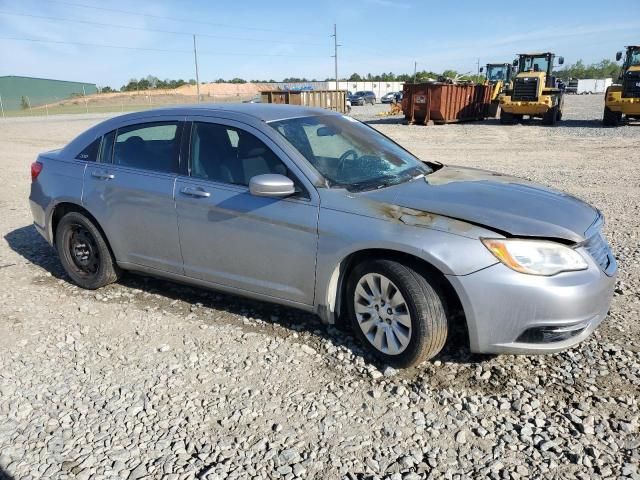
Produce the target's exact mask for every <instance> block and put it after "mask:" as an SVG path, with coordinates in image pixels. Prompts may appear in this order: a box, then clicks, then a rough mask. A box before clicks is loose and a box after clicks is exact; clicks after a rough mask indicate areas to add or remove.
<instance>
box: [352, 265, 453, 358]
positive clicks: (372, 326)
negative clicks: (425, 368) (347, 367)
mask: <svg viewBox="0 0 640 480" xmlns="http://www.w3.org/2000/svg"><path fill="white" fill-rule="evenodd" d="M434 285H436V284H435V282H433V281H430V280H429V278H428V276H426V275H422V274H420V273H418V272H417V271H415V270H413V269H412V268H409V267H408V266H406V265H404V264H401V263H398V262H395V261H391V260H372V261H365V262H363V263H360V264H359V265H357V266H356V267H355V268H354V269H353V271H352V272H351V274H350V275H349V278H348V280H347V286H346V302H347V309H348V314H349V318H350V322H351V324H352V327H353V330H354V332H355V334H356V336H357V337H358V338H359V340H360V341H361V342H362V344H363V345H364V346H366V347H367V348H368V349H369V350H370V351H371V352H372V353H373V354H374V355H376V356H377V357H378V358H379V359H380V360H382V361H383V362H384V363H386V364H388V365H393V366H395V367H411V366H415V365H418V364H420V363H422V362H423V361H425V360H428V359H430V358H432V357H434V356H435V355H437V354H438V353H439V352H440V351H441V350H442V348H443V347H444V344H445V342H446V339H447V332H448V322H447V317H446V315H445V309H444V302H443V300H442V299H441V297H440V295H439V293H438V291H437V290H436V287H434Z"/></svg>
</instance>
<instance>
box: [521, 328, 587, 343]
mask: <svg viewBox="0 0 640 480" xmlns="http://www.w3.org/2000/svg"><path fill="white" fill-rule="evenodd" d="M585 328H587V326H586V325H583V324H580V325H570V326H558V327H551V326H546V327H533V328H528V329H526V330H525V331H524V332H522V334H521V335H520V336H519V337H518V339H517V341H518V342H522V343H553V342H562V341H564V340H568V339H570V338H571V337H575V336H576V335H578V334H580V333H581V332H583V331H584V329H585Z"/></svg>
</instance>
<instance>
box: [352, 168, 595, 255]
mask: <svg viewBox="0 0 640 480" xmlns="http://www.w3.org/2000/svg"><path fill="white" fill-rule="evenodd" d="M355 195H356V196H360V195H362V197H364V198H366V199H367V200H368V201H372V202H374V203H375V204H378V206H380V205H385V204H386V205H393V206H397V207H403V208H407V209H410V211H411V212H414V211H418V212H428V213H431V214H436V215H441V216H445V217H450V218H454V219H457V220H463V221H466V222H469V223H472V224H476V225H479V226H483V227H485V228H489V229H491V230H495V231H497V232H500V233H503V234H506V235H509V236H517V237H544V238H557V239H564V240H567V241H571V242H582V241H584V240H585V235H586V231H587V230H588V229H589V227H591V226H592V225H593V224H594V223H595V222H596V221H597V219H598V218H599V215H600V214H599V212H598V211H597V210H596V209H595V208H593V207H592V206H590V205H589V204H587V203H585V202H583V201H582V200H579V199H577V198H576V197H573V196H571V195H569V194H566V193H563V192H559V191H557V190H553V189H551V188H547V187H544V186H541V185H538V184H535V183H532V182H529V181H527V180H523V179H519V178H516V177H511V176H508V175H502V174H499V173H495V172H490V171H486V170H479V169H474V168H464V167H455V166H444V167H442V168H440V169H439V170H436V171H435V172H433V173H432V174H429V175H427V176H426V177H424V179H418V180H413V181H410V182H406V183H402V184H400V185H395V186H392V187H388V188H383V189H380V190H375V191H368V192H362V193H356V194H355ZM365 203H367V202H365ZM377 211H378V212H380V213H379V214H381V215H384V212H385V209H384V208H378V209H377ZM386 211H387V212H388V210H386Z"/></svg>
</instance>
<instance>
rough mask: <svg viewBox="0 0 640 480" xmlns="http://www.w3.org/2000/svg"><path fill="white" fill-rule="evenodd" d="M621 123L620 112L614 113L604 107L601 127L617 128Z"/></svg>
mask: <svg viewBox="0 0 640 480" xmlns="http://www.w3.org/2000/svg"><path fill="white" fill-rule="evenodd" d="M621 121H622V112H614V111H613V110H611V109H610V108H609V107H604V114H603V115H602V125H604V126H605V127H617V126H618V125H620V122H621Z"/></svg>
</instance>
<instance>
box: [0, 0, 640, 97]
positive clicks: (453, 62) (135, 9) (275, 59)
mask: <svg viewBox="0 0 640 480" xmlns="http://www.w3.org/2000/svg"><path fill="white" fill-rule="evenodd" d="M607 5H610V7H606V6H607ZM500 6H501V7H502V10H501V11H500V10H499V9H498V7H500ZM605 7H606V8H605ZM614 7H615V8H614ZM536 12H542V13H541V14H538V13H536ZM621 12H624V14H621ZM334 23H335V24H336V25H337V33H338V43H339V44H340V45H341V46H340V47H339V48H338V70H339V71H338V73H339V76H340V77H343V76H346V77H348V76H350V75H351V74H352V73H354V72H355V73H358V74H360V75H366V74H367V73H372V74H377V73H382V72H393V73H396V74H399V73H412V72H413V68H414V62H417V68H418V70H429V71H435V72H442V71H443V70H447V69H453V70H457V71H458V72H460V73H466V72H475V71H476V68H477V62H478V59H479V61H480V64H481V65H484V64H486V63H502V62H510V61H512V60H513V58H514V56H515V54H517V53H521V52H524V51H552V52H555V53H556V54H558V55H562V56H564V58H565V64H571V63H574V62H575V61H576V60H578V59H582V60H583V61H584V62H585V63H593V62H598V61H600V60H602V59H604V58H608V59H611V60H613V59H614V58H615V52H617V51H618V50H621V49H622V48H623V46H625V45H628V44H636V45H637V44H639V43H640V0H617V1H616V2H614V3H612V4H607V3H606V2H602V1H597V2H596V1H595V0H581V1H574V0H562V1H554V2H549V1H529V0H511V1H505V2H482V1H478V0H455V1H446V0H439V1H432V0H348V1H343V0H320V1H318V0H316V1H309V0H307V1H301V0H278V1H271V2H270V1H264V0H235V1H229V0H225V1H222V0H209V1H207V0H182V1H177V0H173V1H170V0H156V1H150V0H135V1H130V0H129V1H126V0H113V1H109V0H102V1H100V0H0V59H1V60H0V76H2V75H25V76H35V77H44V78H55V79H60V80H75V81H86V82H90V83H96V84H98V85H99V86H107V85H108V86H111V87H114V88H119V87H120V86H122V85H123V84H126V83H127V82H128V81H129V79H131V78H141V77H146V76H147V75H154V76H156V77H159V78H162V79H165V78H168V79H178V78H183V79H185V80H188V79H190V78H195V67H194V55H193V37H192V34H195V35H196V41H197V49H198V67H199V74H200V75H199V78H200V81H201V82H204V81H213V80H215V79H217V78H225V79H230V78H233V77H240V78H245V79H247V80H250V79H259V80H267V79H274V80H282V79H283V78H285V77H292V76H295V77H306V78H309V79H311V78H316V79H318V80H324V79H325V78H333V75H334V63H333V62H334V60H333V58H332V57H331V56H332V55H333V37H331V34H332V33H333V25H334ZM114 47H119V48H114Z"/></svg>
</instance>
